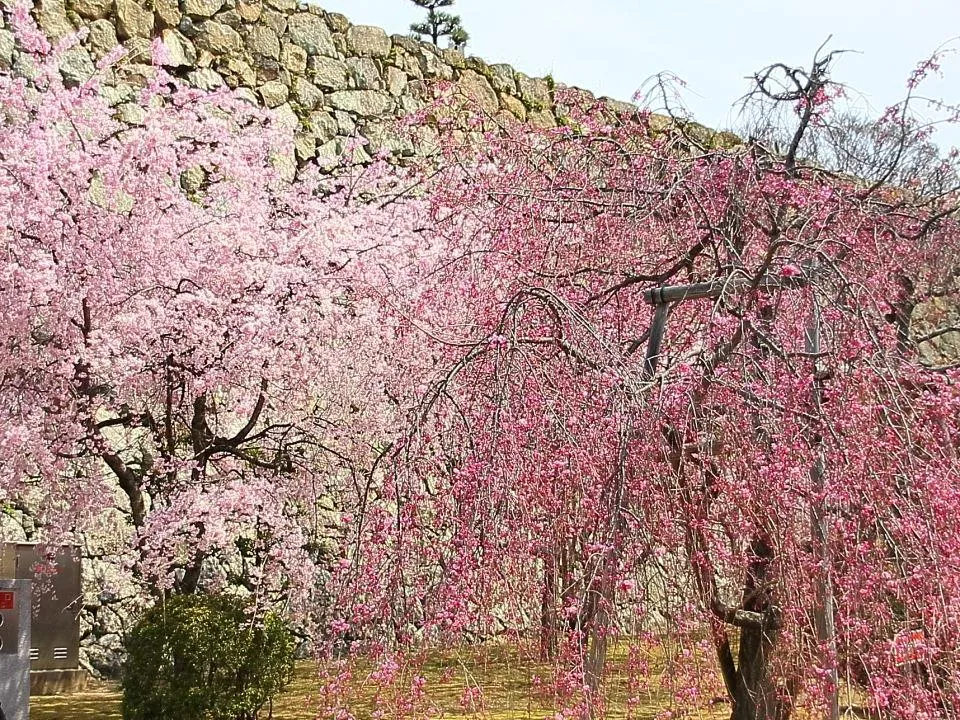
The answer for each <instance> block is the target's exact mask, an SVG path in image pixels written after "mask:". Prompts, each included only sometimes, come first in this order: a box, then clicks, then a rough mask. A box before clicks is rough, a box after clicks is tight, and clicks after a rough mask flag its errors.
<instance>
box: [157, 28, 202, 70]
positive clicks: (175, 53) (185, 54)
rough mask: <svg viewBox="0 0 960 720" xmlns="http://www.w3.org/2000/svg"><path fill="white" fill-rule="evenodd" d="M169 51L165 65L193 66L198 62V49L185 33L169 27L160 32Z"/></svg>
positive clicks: (165, 47) (164, 45)
mask: <svg viewBox="0 0 960 720" xmlns="http://www.w3.org/2000/svg"><path fill="white" fill-rule="evenodd" d="M160 38H161V40H162V42H163V47H164V49H165V50H166V51H167V58H166V62H165V63H164V65H167V66H168V67H193V66H194V65H195V64H196V62H197V49H196V48H195V47H194V46H193V43H192V42H190V40H188V39H187V38H186V37H184V35H183V34H182V33H180V32H177V31H176V30H170V29H169V28H168V29H166V30H164V31H163V32H162V33H161V34H160Z"/></svg>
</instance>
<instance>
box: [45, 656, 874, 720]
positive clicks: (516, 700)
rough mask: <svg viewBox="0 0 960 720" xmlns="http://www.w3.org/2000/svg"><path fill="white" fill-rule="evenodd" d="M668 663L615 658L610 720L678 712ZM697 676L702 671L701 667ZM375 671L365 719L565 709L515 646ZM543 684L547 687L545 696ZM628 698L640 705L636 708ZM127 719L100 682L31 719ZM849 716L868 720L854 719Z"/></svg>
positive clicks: (510, 715)
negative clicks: (389, 678) (636, 674)
mask: <svg viewBox="0 0 960 720" xmlns="http://www.w3.org/2000/svg"><path fill="white" fill-rule="evenodd" d="M662 657H663V656H662V652H660V651H658V650H653V651H651V652H650V653H649V654H647V655H646V657H640V658H639V659H640V661H641V662H643V661H646V662H648V663H649V668H650V673H651V675H652V677H651V679H650V680H649V681H648V682H647V683H645V684H644V685H638V684H637V681H636V678H633V679H632V680H631V677H630V676H629V673H627V671H626V666H627V663H626V658H625V656H624V653H623V652H614V653H613V654H612V656H611V662H610V664H609V666H608V677H607V681H606V683H605V698H606V712H605V716H606V717H607V718H610V719H611V720H627V718H629V719H630V720H652V719H653V718H655V717H657V716H658V715H659V714H661V713H662V712H663V711H664V710H667V709H670V708H671V707H675V706H674V705H673V703H672V699H673V698H672V694H671V693H670V692H668V691H667V690H666V689H665V688H664V682H663V681H664V679H665V678H664V677H662V676H661V673H663V670H664V662H663V659H662ZM634 659H635V660H637V659H638V658H636V657H635V658H634ZM689 669H690V668H688V670H689ZM692 669H693V670H694V671H696V670H697V669H698V668H697V667H693V668H692ZM373 670H374V667H373V666H372V665H370V664H369V663H363V662H359V663H357V664H355V665H353V666H352V677H351V679H350V681H349V683H348V684H347V685H346V687H345V691H344V699H343V701H342V705H343V706H345V707H346V708H348V709H349V710H350V712H351V713H352V714H354V715H355V716H356V717H357V718H360V719H361V720H366V719H369V718H371V717H373V714H374V711H375V710H377V709H378V708H379V709H380V710H381V711H382V715H381V716H380V717H382V718H383V720H395V719H396V718H399V717H401V716H403V717H404V718H422V717H430V718H467V717H470V718H482V719H483V720H542V719H544V718H548V717H552V716H553V715H554V714H555V713H556V711H557V709H558V707H559V706H558V703H557V699H556V698H555V697H554V695H553V694H552V691H551V690H549V689H548V688H550V687H551V681H550V679H551V678H552V677H553V673H554V671H555V668H554V667H553V666H551V665H548V664H544V663H540V662H537V661H535V660H531V659H529V658H528V657H526V656H525V654H523V653H521V652H520V651H519V650H518V649H517V648H515V647H507V646H493V647H489V646H487V647H483V648H466V649H461V650H458V651H448V652H444V653H436V654H432V655H430V656H429V657H427V658H426V659H425V660H424V661H423V662H420V663H415V664H414V665H411V666H407V667H402V668H400V670H399V672H398V674H397V676H396V679H395V681H394V683H393V684H392V685H391V686H390V688H389V689H388V690H387V691H386V692H381V693H380V694H379V695H378V694H377V688H376V687H375V684H374V683H373V681H372V680H371V679H370V674H371V672H372V671H373ZM702 672H703V673H706V674H710V675H713V668H712V665H711V664H710V663H705V664H704V666H703V667H702ZM416 676H422V677H423V678H424V680H425V682H424V684H423V699H422V701H421V702H420V703H418V704H417V705H416V706H415V707H413V708H409V707H408V708H406V709H405V710H404V711H403V712H401V711H400V710H398V702H401V701H402V700H403V699H404V698H407V697H409V695H410V693H409V689H410V687H411V683H412V682H413V680H414V678H415V677H416ZM537 678H540V679H542V680H543V689H541V686H540V684H539V682H538V679H537ZM467 688H470V689H472V690H473V691H474V697H475V698H478V697H479V695H480V693H478V692H477V689H478V688H479V690H480V691H481V692H482V701H481V702H480V703H479V704H474V705H473V706H469V705H465V704H464V691H465V689H467ZM318 690H319V682H318V667H317V665H316V664H315V663H313V662H310V661H304V662H301V663H299V664H298V665H297V668H296V672H295V676H294V679H293V682H292V683H291V684H290V685H289V686H288V687H287V688H286V689H285V690H284V692H283V693H282V694H280V695H279V696H278V697H277V698H276V699H275V702H274V707H273V717H274V718H275V719H276V720H315V718H317V717H318V714H320V711H321V708H322V707H323V703H322V702H321V700H320V699H319V698H318V696H317V695H318ZM718 695H719V693H718ZM628 698H632V700H630V701H629V702H628ZM729 712H730V711H729V708H728V706H727V705H726V703H724V702H723V701H722V698H720V697H717V696H715V697H705V698H703V699H702V701H701V703H700V707H699V708H698V709H696V710H693V711H687V712H686V713H684V714H678V715H677V716H676V717H682V718H687V719H688V720H694V719H696V720H720V719H721V718H722V719H723V720H726V718H729ZM267 716H268V713H267V712H266V710H265V711H264V712H263V713H261V717H262V718H266V717H267ZM120 717H121V716H120V694H119V691H118V688H117V686H116V685H115V684H112V683H100V682H94V683H91V684H90V687H89V688H88V691H87V692H84V693H80V694H75V695H61V696H49V697H35V698H31V710H30V718H31V720H88V719H89V720H94V719H96V720H120ZM798 717H799V716H798ZM847 717H853V718H856V717H863V716H861V715H859V714H854V713H850V714H849V715H847ZM171 720H191V719H189V718H171ZM323 720H326V718H325V717H323Z"/></svg>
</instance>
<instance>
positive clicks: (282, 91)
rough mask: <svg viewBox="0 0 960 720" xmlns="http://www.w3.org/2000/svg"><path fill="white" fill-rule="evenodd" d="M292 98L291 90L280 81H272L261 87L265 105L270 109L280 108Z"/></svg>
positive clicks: (261, 95)
mask: <svg viewBox="0 0 960 720" xmlns="http://www.w3.org/2000/svg"><path fill="white" fill-rule="evenodd" d="M289 96H290V88H288V87H287V86H286V85H284V84H283V83H282V82H280V81H279V80H271V81H270V82H268V83H264V84H263V85H261V86H260V97H261V98H262V99H263V104H264V105H266V106H267V107H269V108H275V107H280V106H281V105H283V104H284V103H285V102H286V101H287V98H288V97H289Z"/></svg>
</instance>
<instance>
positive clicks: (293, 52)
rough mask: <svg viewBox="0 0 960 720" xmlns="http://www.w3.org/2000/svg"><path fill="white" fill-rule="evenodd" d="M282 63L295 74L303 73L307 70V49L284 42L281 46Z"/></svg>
mask: <svg viewBox="0 0 960 720" xmlns="http://www.w3.org/2000/svg"><path fill="white" fill-rule="evenodd" d="M318 59H319V58H318ZM280 65H281V66H282V67H284V68H285V69H286V70H288V71H289V72H292V73H294V74H297V75H301V74H303V73H304V72H306V70H307V51H306V50H304V49H303V48H302V47H300V46H299V45H294V44H293V43H291V42H285V43H283V45H282V46H281V48H280Z"/></svg>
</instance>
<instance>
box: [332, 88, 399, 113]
mask: <svg viewBox="0 0 960 720" xmlns="http://www.w3.org/2000/svg"><path fill="white" fill-rule="evenodd" d="M328 102H329V104H330V107H332V108H334V109H336V110H343V111H345V112H349V113H353V114H354V115H360V116H361V117H377V116H380V115H386V114H387V113H389V112H391V111H392V110H393V99H392V98H391V97H390V96H389V95H387V94H385V93H382V92H378V91H376V90H341V91H340V92H335V93H331V95H330V96H329V98H328Z"/></svg>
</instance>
